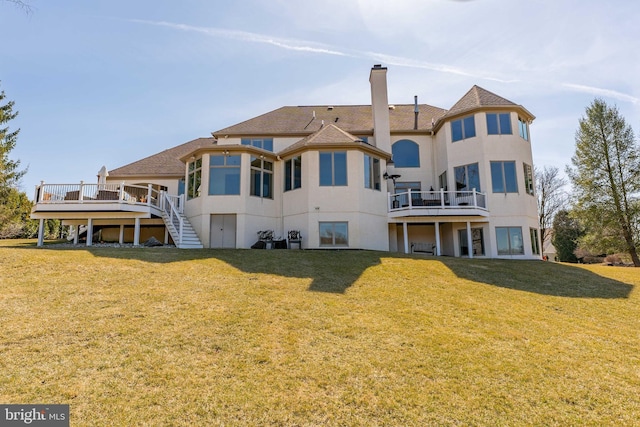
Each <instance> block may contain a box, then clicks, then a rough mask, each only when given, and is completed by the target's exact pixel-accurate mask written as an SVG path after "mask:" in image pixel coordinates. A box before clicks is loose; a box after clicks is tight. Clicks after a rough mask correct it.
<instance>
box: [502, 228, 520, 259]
mask: <svg viewBox="0 0 640 427" xmlns="http://www.w3.org/2000/svg"><path fill="white" fill-rule="evenodd" d="M496 239H497V241H498V255H524V243H523V241H522V228H521V227H496Z"/></svg>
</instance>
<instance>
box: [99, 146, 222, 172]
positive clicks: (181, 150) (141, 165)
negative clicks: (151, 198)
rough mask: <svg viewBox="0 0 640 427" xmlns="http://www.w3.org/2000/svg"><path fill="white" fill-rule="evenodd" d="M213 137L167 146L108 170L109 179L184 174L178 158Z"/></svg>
mask: <svg viewBox="0 0 640 427" xmlns="http://www.w3.org/2000/svg"><path fill="white" fill-rule="evenodd" d="M214 143H215V139H214V138H198V139H194V140H193V141H189V142H186V143H184V144H182V145H178V146H177V147H173V148H169V149H168V150H164V151H162V152H160V153H157V154H154V155H152V156H149V157H146V158H144V159H141V160H138V161H135V162H133V163H129V164H128V165H125V166H122V167H119V168H116V169H113V170H110V171H109V179H110V180H114V179H117V178H123V179H126V178H128V177H133V176H149V175H153V176H168V177H173V176H176V177H181V176H184V163H182V162H181V161H180V160H179V158H180V157H182V156H184V155H186V154H188V153H190V152H192V151H194V150H197V149H198V148H201V147H204V146H207V145H212V144H214Z"/></svg>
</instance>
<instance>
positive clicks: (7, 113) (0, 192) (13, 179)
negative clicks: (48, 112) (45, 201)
mask: <svg viewBox="0 0 640 427" xmlns="http://www.w3.org/2000/svg"><path fill="white" fill-rule="evenodd" d="M4 98H5V94H4V91H0V204H2V203H3V202H5V201H6V199H7V197H8V195H9V189H11V188H16V187H17V186H18V182H19V181H20V178H22V176H23V175H24V174H25V173H26V170H20V169H19V167H20V161H19V160H11V159H10V158H9V153H10V152H11V150H13V149H14V148H15V146H16V142H17V140H18V133H20V129H18V130H15V131H12V132H11V131H9V126H5V125H7V123H8V122H9V121H11V120H13V119H14V118H15V117H16V116H17V115H18V112H17V111H16V112H15V113H14V112H13V105H14V102H13V101H8V102H6V103H4V104H3V102H4Z"/></svg>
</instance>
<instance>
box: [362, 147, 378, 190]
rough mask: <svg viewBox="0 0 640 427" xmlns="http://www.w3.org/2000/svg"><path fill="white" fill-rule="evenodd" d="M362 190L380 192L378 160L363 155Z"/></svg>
mask: <svg viewBox="0 0 640 427" xmlns="http://www.w3.org/2000/svg"><path fill="white" fill-rule="evenodd" d="M364 188H370V189H372V190H378V191H380V189H381V185H380V159H378V158H376V157H371V156H369V155H366V154H365V155H364Z"/></svg>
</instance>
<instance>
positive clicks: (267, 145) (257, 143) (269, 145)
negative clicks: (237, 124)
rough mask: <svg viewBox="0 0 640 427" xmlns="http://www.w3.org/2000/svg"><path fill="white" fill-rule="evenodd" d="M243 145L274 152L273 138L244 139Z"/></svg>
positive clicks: (242, 140)
mask: <svg viewBox="0 0 640 427" xmlns="http://www.w3.org/2000/svg"><path fill="white" fill-rule="evenodd" d="M240 142H241V143H242V145H253V146H254V147H258V148H262V149H263V150H267V151H273V138H242V139H241V140H240Z"/></svg>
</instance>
